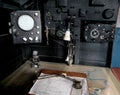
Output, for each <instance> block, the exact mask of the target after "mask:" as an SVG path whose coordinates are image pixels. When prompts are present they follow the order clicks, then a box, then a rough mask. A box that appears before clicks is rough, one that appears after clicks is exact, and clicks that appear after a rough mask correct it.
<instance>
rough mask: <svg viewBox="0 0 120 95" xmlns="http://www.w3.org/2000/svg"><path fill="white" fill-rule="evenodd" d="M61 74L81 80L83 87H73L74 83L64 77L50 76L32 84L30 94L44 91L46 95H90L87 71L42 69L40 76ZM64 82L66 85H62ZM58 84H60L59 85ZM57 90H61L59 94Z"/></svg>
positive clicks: (37, 94)
mask: <svg viewBox="0 0 120 95" xmlns="http://www.w3.org/2000/svg"><path fill="white" fill-rule="evenodd" d="M60 74H66V75H67V77H70V78H72V79H76V80H80V81H81V84H82V88H81V89H75V88H73V87H72V86H71V85H72V84H71V82H70V81H69V82H68V80H65V79H64V78H60V77H53V78H52V77H50V78H48V79H46V80H44V79H43V80H37V81H36V82H35V84H34V85H33V86H32V88H31V89H30V91H29V93H28V95H43V94H40V93H43V91H44V93H45V95H89V91H88V84H87V75H86V74H85V73H78V72H69V71H57V70H49V69H42V70H41V72H40V78H41V76H44V75H45V76H46V75H49V76H54V75H60ZM38 79H39V78H38ZM53 80H54V81H53ZM61 80H62V82H60V81H61ZM66 81H67V82H68V83H67V82H66ZM50 83H53V86H50ZM62 83H63V85H64V86H63V85H61V84H62ZM56 84H58V86H57V85H56ZM83 84H84V85H83ZM43 85H46V86H43ZM45 87H47V88H45ZM60 87H61V89H60ZM70 87H71V88H70ZM52 88H53V89H52ZM54 89H55V90H56V91H55V93H54V91H53V90H54ZM52 91H53V92H52ZM57 91H58V92H59V94H57ZM62 91H63V92H62ZM68 91H69V92H68ZM60 93H61V94H60ZM64 93H67V94H64Z"/></svg>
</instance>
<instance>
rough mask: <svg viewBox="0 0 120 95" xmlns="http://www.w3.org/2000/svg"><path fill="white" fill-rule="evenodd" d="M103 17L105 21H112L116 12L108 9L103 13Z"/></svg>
mask: <svg viewBox="0 0 120 95" xmlns="http://www.w3.org/2000/svg"><path fill="white" fill-rule="evenodd" d="M102 16H103V18H104V19H110V18H112V17H113V16H114V10H113V9H106V10H104V11H103V14H102Z"/></svg>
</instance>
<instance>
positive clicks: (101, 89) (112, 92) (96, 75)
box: [3, 61, 120, 95]
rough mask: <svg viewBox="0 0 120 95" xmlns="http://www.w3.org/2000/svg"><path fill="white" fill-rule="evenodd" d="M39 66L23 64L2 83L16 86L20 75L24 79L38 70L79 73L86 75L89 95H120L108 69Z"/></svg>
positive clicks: (76, 66)
mask: <svg viewBox="0 0 120 95" xmlns="http://www.w3.org/2000/svg"><path fill="white" fill-rule="evenodd" d="M39 64H40V67H39V68H35V67H33V68H31V66H30V61H27V62H25V64H23V65H22V66H21V67H20V68H18V69H17V70H16V71H15V72H14V73H13V74H11V75H10V76H9V77H8V78H7V79H6V80H8V79H9V82H7V83H6V80H4V81H3V83H6V84H5V85H7V86H9V85H10V84H15V83H17V85H18V78H19V77H20V76H21V75H24V77H26V76H27V75H28V73H30V72H35V73H36V72H39V70H41V69H50V70H58V71H70V72H81V73H86V74H87V81H88V86H89V92H90V95H120V82H119V81H118V80H117V79H116V78H115V76H114V75H113V73H112V71H111V69H110V68H103V67H94V66H81V65H72V66H68V65H66V64H63V63H53V62H42V61H41V62H40V63H39ZM16 73H17V75H16ZM24 77H21V78H22V80H23V81H24V80H26V79H24ZM29 77H30V76H29ZM13 78H14V81H13ZM28 79H29V78H28ZM15 80H16V81H15ZM23 81H19V85H21V82H23Z"/></svg>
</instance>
